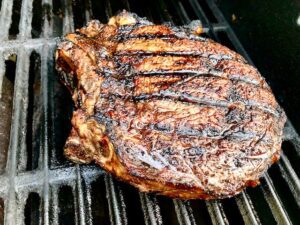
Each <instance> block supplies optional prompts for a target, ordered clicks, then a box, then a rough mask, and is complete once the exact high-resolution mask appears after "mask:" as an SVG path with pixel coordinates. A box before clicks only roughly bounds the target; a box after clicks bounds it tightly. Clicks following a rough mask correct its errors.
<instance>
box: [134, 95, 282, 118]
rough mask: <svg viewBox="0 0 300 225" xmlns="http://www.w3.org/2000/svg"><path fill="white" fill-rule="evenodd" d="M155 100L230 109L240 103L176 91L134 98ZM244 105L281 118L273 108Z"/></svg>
mask: <svg viewBox="0 0 300 225" xmlns="http://www.w3.org/2000/svg"><path fill="white" fill-rule="evenodd" d="M153 98H158V99H159V98H164V99H165V98H170V99H175V100H178V101H183V102H191V103H196V104H201V105H208V106H215V107H223V108H230V106H231V105H233V104H236V103H239V102H229V101H216V100H213V99H205V98H202V99H200V98H196V97H193V96H191V95H188V94H185V93H180V94H179V93H177V92H174V91H169V90H162V91H159V92H158V93H151V95H148V94H145V95H140V96H135V97H133V99H134V100H136V101H141V100H148V99H153ZM242 104H243V105H245V107H246V108H252V107H254V108H256V109H259V110H262V111H263V112H265V113H269V114H271V115H273V116H275V117H276V118H279V117H280V115H279V113H278V112H276V111H274V110H273V109H272V108H269V107H264V106H261V105H259V104H256V103H254V102H247V103H245V102H242Z"/></svg>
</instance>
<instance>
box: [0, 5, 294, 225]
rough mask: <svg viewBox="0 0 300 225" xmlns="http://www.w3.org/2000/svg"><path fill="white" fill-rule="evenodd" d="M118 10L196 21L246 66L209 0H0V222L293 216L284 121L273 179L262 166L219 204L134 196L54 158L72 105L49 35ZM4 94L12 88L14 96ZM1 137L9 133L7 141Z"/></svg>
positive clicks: (249, 220)
mask: <svg viewBox="0 0 300 225" xmlns="http://www.w3.org/2000/svg"><path fill="white" fill-rule="evenodd" d="M124 8H125V9H127V10H131V11H133V12H135V13H137V14H138V15H140V16H146V17H147V18H149V19H150V20H153V21H154V22H157V23H160V22H164V21H170V22H172V23H174V24H179V25H180V24H186V23H189V22H190V21H191V20H193V19H201V21H202V22H203V24H204V30H205V32H206V33H205V34H204V35H206V36H210V37H211V38H213V39H215V40H217V41H218V42H221V43H223V44H225V45H227V46H229V47H231V48H233V49H235V50H237V51H238V52H239V53H241V54H242V55H243V56H245V57H246V58H247V60H248V61H249V62H251V63H252V61H251V59H250V58H249V56H248V55H247V53H246V51H245V50H244V48H243V47H242V45H241V44H240V42H239V40H238V38H237V37H236V35H235V34H234V32H233V30H232V29H231V28H230V26H229V25H228V23H227V22H226V20H225V19H224V17H223V15H222V13H221V12H220V10H219V9H218V7H217V5H216V4H215V2H214V1H213V0H206V1H197V0H188V1H180V0H158V1H156V2H154V1H145V2H141V1H138V0H129V1H127V0H119V1H117V0H114V1H109V0H102V1H97V0H76V1H75V0H72V1H71V0H55V1H52V0H34V1H31V0H22V1H21V0H14V1H12V0H2V6H1V12H0V27H1V33H0V93H1V99H0V112H1V116H2V118H1V119H0V128H1V131H0V141H1V143H0V147H1V148H2V149H1V150H0V151H1V153H0V162H1V166H0V168H3V169H0V182H1V185H0V224H3V223H4V224H7V225H18V224H26V225H27V224H46V225H48V224H51V225H52V224H53V225H56V224H78V225H92V224H134V223H138V224H140V223H145V224H147V225H150V224H153V225H159V224H180V225H188V224H195V225H196V224H214V225H217V224H224V225H225V224H244V223H245V224H272V223H274V224H275V223H278V224H297V221H298V223H299V221H300V220H299V216H298V214H299V213H297V211H299V208H300V181H299V166H298V165H297V162H298V163H299V157H300V156H299V154H300V138H299V136H298V134H297V133H296V131H295V129H294V128H293V126H292V124H291V123H290V122H288V123H287V125H286V127H285V132H284V140H285V141H284V144H283V146H284V151H283V153H282V156H281V160H280V161H279V162H278V164H277V165H278V166H277V169H278V171H279V172H278V173H277V174H276V176H277V177H280V179H279V178H278V179H277V177H276V176H275V178H276V179H274V176H273V175H272V172H271V171H270V172H268V173H266V174H265V175H264V177H263V178H261V182H262V185H261V186H260V187H258V188H255V189H247V190H246V191H244V192H243V193H241V194H240V195H238V196H236V197H235V198H232V199H227V200H222V201H206V202H205V201H202V200H193V201H180V200H171V199H168V198H164V197H160V196H158V197H157V196H154V195H151V194H144V193H139V192H138V191H136V190H135V189H134V188H132V187H130V186H128V185H126V184H122V183H120V182H117V181H115V180H114V179H113V178H112V177H111V176H110V175H108V174H106V173H105V172H103V171H102V170H101V169H100V168H98V167H96V166H94V165H74V164H72V163H70V162H68V161H67V160H65V159H64V158H63V156H62V147H63V144H64V141H65V139H66V135H67V134H68V131H69V129H70V127H69V126H70V124H69V121H70V115H71V110H72V109H71V105H72V103H71V100H70V97H69V95H68V93H67V92H66V90H65V88H64V87H62V85H60V84H59V82H58V80H57V76H55V73H56V72H55V70H54V59H53V53H54V50H55V46H56V42H57V40H58V39H57V38H56V37H58V36H61V35H63V34H65V33H67V32H71V31H73V30H74V26H75V28H76V27H80V26H82V25H83V24H84V23H85V22H86V21H88V20H90V19H91V18H97V19H99V20H101V22H106V21H107V19H108V18H109V17H110V16H111V15H112V14H114V13H115V12H116V11H117V10H121V9H124ZM14 68H15V72H14ZM12 77H14V79H12ZM9 93H14V94H13V100H12V99H11V98H10V95H9ZM5 114H7V115H8V116H7V115H5ZM10 114H12V119H10V118H11V116H10ZM37 118H38V119H37ZM5 140H10V141H9V146H8V147H5V146H6V145H5V144H3V143H5ZM7 143H8V141H7ZM7 145H8V144H7ZM285 148H286V149H285ZM285 153H286V154H285ZM6 158H7V160H6ZM4 161H7V162H6V163H2V162H4ZM272 168H273V167H272ZM275 172H276V171H275ZM279 181H280V182H281V183H280V182H279ZM282 187H287V189H284V190H285V192H286V193H284V192H283V191H282ZM288 189H289V190H288Z"/></svg>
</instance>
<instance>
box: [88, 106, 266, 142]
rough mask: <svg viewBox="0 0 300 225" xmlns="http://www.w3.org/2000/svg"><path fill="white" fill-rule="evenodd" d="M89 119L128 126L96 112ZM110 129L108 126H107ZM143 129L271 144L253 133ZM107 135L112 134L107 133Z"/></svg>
mask: <svg viewBox="0 0 300 225" xmlns="http://www.w3.org/2000/svg"><path fill="white" fill-rule="evenodd" d="M90 118H94V119H96V120H97V121H98V122H100V123H105V124H106V125H108V124H114V125H116V124H117V125H118V126H121V125H124V124H126V125H127V126H128V128H129V126H130V125H129V124H128V123H126V122H124V121H122V120H114V119H112V118H110V117H109V116H105V115H104V114H103V113H101V112H99V111H97V113H95V115H94V116H91V117H90ZM108 127H110V126H108ZM109 129H110V128H109ZM145 129H150V130H154V131H159V132H163V133H165V134H173V133H175V134H176V135H183V136H185V135H188V136H193V137H200V138H208V139H216V140H218V139H224V138H230V140H232V141H234V140H235V139H236V140H238V141H239V142H240V141H248V140H251V139H253V138H254V137H257V136H262V137H261V139H260V140H259V142H262V143H270V142H272V140H271V139H270V138H269V137H267V136H266V135H261V134H259V133H253V132H248V133H246V132H232V133H228V134H227V133H226V130H225V131H222V132H220V133H216V134H215V135H211V136H210V135H205V132H202V131H198V130H197V131H196V130H193V129H190V130H189V129H187V130H184V131H180V130H176V129H175V130H174V131H172V132H171V130H168V129H164V128H162V127H160V126H157V124H148V125H147V126H145V127H143V128H141V130H145ZM108 133H113V132H108Z"/></svg>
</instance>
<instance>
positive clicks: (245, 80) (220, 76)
mask: <svg viewBox="0 0 300 225" xmlns="http://www.w3.org/2000/svg"><path fill="white" fill-rule="evenodd" d="M223 74H224V72H223V71H218V70H215V69H209V70H208V71H207V72H198V71H196V70H174V71H167V70H157V71H149V72H148V71H147V72H137V73H132V74H130V75H133V76H139V75H143V76H156V75H157V76H159V75H175V76H176V75H183V76H184V75H187V77H189V76H194V77H198V76H203V77H215V78H218V79H228V80H230V81H238V82H243V83H246V84H251V85H254V86H256V87H259V88H262V89H265V88H264V87H261V86H260V83H259V82H256V81H254V80H252V79H249V78H247V77H245V78H244V77H242V76H240V77H235V76H234V75H231V76H228V77H225V76H223ZM236 76H239V75H236Z"/></svg>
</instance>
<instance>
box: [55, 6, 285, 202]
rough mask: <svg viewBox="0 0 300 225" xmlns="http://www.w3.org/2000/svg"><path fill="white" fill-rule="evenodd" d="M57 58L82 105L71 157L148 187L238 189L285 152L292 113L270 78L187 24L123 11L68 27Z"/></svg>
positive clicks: (212, 193) (173, 191)
mask: <svg viewBox="0 0 300 225" xmlns="http://www.w3.org/2000/svg"><path fill="white" fill-rule="evenodd" d="M189 32H192V30H191V29H190V31H189ZM56 62H57V63H56V67H57V70H58V71H59V72H60V75H61V80H62V82H63V83H64V84H65V86H67V87H68V89H69V90H70V92H71V94H72V97H73V100H74V103H75V111H74V113H73V117H72V121H71V123H72V130H71V132H70V135H69V138H68V139H67V141H66V144H65V148H64V153H65V155H66V157H68V158H69V159H70V160H72V161H74V162H76V163H90V162H95V163H96V164H98V165H99V166H101V167H102V168H103V169H105V170H106V171H108V172H109V173H111V174H113V175H114V176H115V177H117V178H118V179H120V180H123V181H125V182H128V183H130V184H132V185H134V186H135V187H137V188H138V189H139V190H140V191H144V192H155V193H157V194H161V195H166V196H169V197H174V198H182V199H196V198H202V199H218V198H225V197H230V196H234V195H236V194H238V193H239V192H241V191H242V190H243V189H244V188H245V187H248V186H251V187H254V186H256V185H258V184H259V178H260V177H261V176H262V174H263V173H264V172H265V171H266V170H267V168H268V167H269V166H270V165H271V164H272V163H275V162H276V161H278V159H279V156H280V147H281V142H282V133H283V126H284V123H285V121H286V117H285V114H284V112H283V110H282V109H281V108H280V106H279V105H278V103H277V102H276V99H275V97H274V96H273V94H272V92H271V90H270V88H269V87H268V85H267V84H266V82H265V80H264V79H263V78H262V77H261V75H260V73H259V72H258V71H257V70H256V69H255V68H254V67H252V66H250V65H249V64H247V62H246V61H245V59H244V58H243V57H242V56H240V55H239V54H237V53H235V52H234V51H232V50H230V49H228V48H226V47H224V46H222V45H220V44H218V43H215V42H214V41H211V40H209V39H205V38H197V37H195V36H193V35H192V34H189V33H188V31H187V29H183V28H178V27H172V26H165V25H154V24H152V23H151V22H149V21H147V20H145V19H142V18H139V17H138V16H137V15H135V14H132V13H128V12H126V11H123V12H121V13H120V14H118V15H116V16H115V17H112V18H111V19H110V20H109V23H108V24H101V23H100V22H98V21H95V20H93V21H91V22H89V23H88V24H87V26H86V27H83V28H81V29H79V30H77V32H76V33H71V34H68V35H67V36H66V37H65V39H64V41H63V42H62V43H60V44H59V46H58V49H57V51H56Z"/></svg>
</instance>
